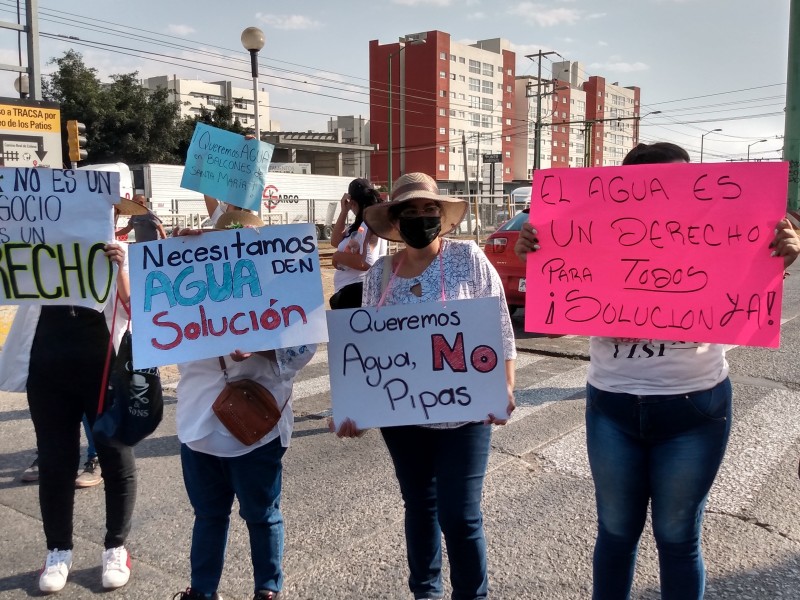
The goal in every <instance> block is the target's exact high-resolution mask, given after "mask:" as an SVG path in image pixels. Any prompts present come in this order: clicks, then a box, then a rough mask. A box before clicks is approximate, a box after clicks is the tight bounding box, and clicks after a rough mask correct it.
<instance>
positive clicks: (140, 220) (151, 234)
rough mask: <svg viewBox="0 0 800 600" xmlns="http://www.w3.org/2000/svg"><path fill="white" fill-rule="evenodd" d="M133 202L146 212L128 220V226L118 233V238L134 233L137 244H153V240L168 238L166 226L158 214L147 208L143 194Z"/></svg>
mask: <svg viewBox="0 0 800 600" xmlns="http://www.w3.org/2000/svg"><path fill="white" fill-rule="evenodd" d="M133 202H135V203H136V204H138V205H139V206H141V207H142V208H144V210H145V212H144V213H142V214H136V215H133V216H131V218H130V219H128V224H127V225H126V226H125V227H123V228H122V229H120V230H119V231H117V237H122V236H124V235H128V234H129V233H130V232H131V231H133V236H134V241H135V242H152V241H153V240H163V239H164V238H166V237H167V234H166V232H165V231H164V226H163V225H162V223H161V219H159V218H158V217H157V216H156V214H155V213H154V212H153V211H152V210H150V209H149V208H147V199H146V198H145V197H144V196H142V195H141V194H137V195H135V196H134V197H133Z"/></svg>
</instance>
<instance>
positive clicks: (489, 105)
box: [481, 98, 494, 110]
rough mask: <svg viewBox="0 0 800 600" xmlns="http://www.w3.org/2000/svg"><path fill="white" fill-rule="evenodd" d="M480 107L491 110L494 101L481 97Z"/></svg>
mask: <svg viewBox="0 0 800 600" xmlns="http://www.w3.org/2000/svg"><path fill="white" fill-rule="evenodd" d="M481 108H482V109H483V110H492V109H494V102H493V101H492V99H491V98H481Z"/></svg>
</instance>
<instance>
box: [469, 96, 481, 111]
mask: <svg viewBox="0 0 800 600" xmlns="http://www.w3.org/2000/svg"><path fill="white" fill-rule="evenodd" d="M469 107H470V108H480V107H481V97H480V96H470V97H469Z"/></svg>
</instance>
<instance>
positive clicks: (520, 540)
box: [0, 272, 800, 600]
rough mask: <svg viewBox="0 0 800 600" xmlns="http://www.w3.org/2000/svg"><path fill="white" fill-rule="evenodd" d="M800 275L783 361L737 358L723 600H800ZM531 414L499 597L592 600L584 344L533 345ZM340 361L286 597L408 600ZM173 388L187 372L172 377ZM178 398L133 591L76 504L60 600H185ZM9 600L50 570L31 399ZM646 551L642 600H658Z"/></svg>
mask: <svg viewBox="0 0 800 600" xmlns="http://www.w3.org/2000/svg"><path fill="white" fill-rule="evenodd" d="M798 314H800V272H797V273H796V274H795V275H794V276H793V277H790V278H789V279H787V280H786V293H785V299H784V313H783V316H784V321H785V323H784V326H783V342H782V347H781V349H780V350H765V349H756V348H741V347H737V348H733V349H731V350H730V352H729V354H728V358H729V361H730V363H731V374H732V379H733V381H734V394H735V421H734V429H733V434H732V438H731V442H730V446H729V450H728V454H727V457H726V459H725V462H724V464H723V467H722V471H721V473H720V476H719V478H718V480H717V482H716V484H715V486H714V489H713V491H712V497H711V500H710V503H709V507H708V515H707V517H706V520H705V526H704V551H705V555H706V558H707V567H708V591H707V596H706V597H707V598H709V599H720V598H725V599H737V600H740V599H744V600H746V599H754V600H755V599H757V600H766V599H772V598H784V599H791V598H800V480H798V477H797V462H798V457H800V373H798V371H797V370H796V369H795V365H796V357H797V356H798V350H800V319H798V318H797V316H798ZM514 320H515V324H516V326H517V329H518V332H517V333H518V336H517V337H518V341H517V344H518V348H519V349H520V357H519V360H518V370H517V401H518V405H519V409H518V410H517V411H516V412H515V414H514V419H513V421H512V422H511V423H510V424H509V425H508V426H506V427H503V428H496V430H495V432H494V437H493V446H492V454H491V458H490V466H489V473H488V476H487V480H486V488H485V497H484V512H485V519H486V530H487V536H488V542H489V564H490V580H491V597H492V598H495V599H503V600H510V599H523V600H527V599H531V600H533V599H544V600H562V599H564V600H572V599H579V598H588V597H589V596H590V589H591V582H590V572H591V552H592V544H593V538H594V531H595V521H594V519H595V516H594V499H593V492H592V484H591V480H590V478H589V472H588V464H587V460H586V451H585V444H584V440H583V438H584V429H583V409H584V387H583V386H584V381H585V375H586V367H587V361H586V358H587V356H586V350H587V347H586V340H585V339H584V338H578V337H563V338H555V339H551V338H543V337H537V336H533V335H530V334H524V333H523V332H522V315H517V316H515V318H514ZM326 360H327V355H326V352H325V349H324V348H323V349H322V350H321V351H320V352H319V353H318V355H317V356H316V357H315V359H314V361H313V363H312V364H311V365H309V367H307V368H306V369H305V370H304V371H303V373H302V375H301V377H300V379H299V380H298V382H297V385H296V390H295V394H296V397H297V399H296V402H295V411H296V429H295V435H294V438H293V442H292V447H291V448H290V449H289V451H288V453H287V455H286V459H285V472H284V495H283V507H284V516H285V519H286V548H285V560H284V565H285V572H286V583H285V592H286V593H285V597H286V599H287V600H290V599H292V600H293V599H297V600H299V599H322V598H359V599H362V598H363V599H379V598H380V599H395V598H398V599H400V598H410V594H409V593H408V592H407V587H406V583H405V581H406V566H405V557H404V543H403V525H402V505H401V502H400V497H399V492H398V489H397V485H396V482H395V479H394V476H393V473H392V469H391V463H390V460H389V457H388V455H387V453H386V450H385V448H384V446H383V443H382V441H381V440H380V438H379V436H378V434H377V433H376V432H369V433H368V434H367V435H365V436H364V437H363V438H361V439H358V440H346V441H342V440H339V439H337V438H336V437H335V436H333V435H330V434H328V433H327V431H326V428H325V421H324V417H325V416H326V414H327V410H328V406H329V396H328V379H327V362H326ZM164 375H165V379H166V381H167V382H168V383H172V384H174V376H175V373H174V370H171V369H167V370H165V372H164ZM174 412H175V400H174V395H172V391H170V396H169V398H168V404H167V410H166V414H165V418H164V422H163V423H162V424H161V426H160V427H159V429H158V431H157V432H156V434H155V435H154V436H153V437H152V438H149V439H147V440H145V441H144V442H142V443H141V444H140V446H139V447H138V448H137V456H138V465H139V472H140V492H139V499H138V503H137V507H136V512H135V515H134V522H133V531H132V533H131V536H130V539H129V542H128V546H129V549H130V551H131V553H132V556H133V576H132V577H131V581H130V583H129V584H128V585H127V586H126V587H125V588H123V589H121V590H118V591H115V592H110V593H104V592H103V591H102V589H101V586H100V566H99V565H100V553H101V551H102V539H103V533H104V527H103V515H104V510H103V493H102V489H101V487H96V488H92V489H88V490H83V491H78V492H76V508H75V564H74V567H73V571H72V574H71V575H70V580H69V583H68V584H67V587H66V588H65V589H64V591H63V592H61V593H60V594H59V597H60V598H91V597H94V596H96V595H101V594H102V595H103V596H107V597H118V598H126V599H128V598H130V599H135V600H138V599H141V600H144V599H147V600H150V599H155V598H164V599H166V598H171V597H172V595H173V594H174V593H175V592H177V591H179V590H181V589H183V588H185V587H186V586H187V583H188V572H189V565H188V552H189V541H190V535H191V523H192V513H191V508H190V506H189V503H188V500H187V498H186V494H185V491H184V489H183V484H182V480H181V471H180V460H179V456H178V448H179V446H178V440H177V438H176V436H175V424H174ZM0 432H2V435H0V558H2V560H0V600H6V599H8V600H11V599H17V598H27V597H30V596H37V595H39V592H38V588H37V574H38V570H39V569H40V568H41V565H42V561H43V558H44V555H45V548H44V539H43V535H42V531H41V522H40V518H39V510H38V499H37V486H36V485H35V484H33V485H25V484H21V483H19V481H18V475H19V473H20V472H21V471H22V469H24V468H25V467H26V466H27V465H28V464H29V463H30V461H31V459H32V458H33V447H34V436H33V428H32V426H31V423H30V420H29V415H28V411H27V405H26V401H25V397H24V395H21V394H3V395H0ZM250 571H251V567H250V561H249V548H248V542H247V533H246V528H245V527H244V526H243V524H242V522H241V521H240V520H239V519H238V518H235V519H234V521H233V526H232V529H231V535H230V543H229V548H228V554H227V563H226V569H225V574H224V577H223V581H222V586H221V590H220V591H221V593H222V595H223V596H224V598H225V600H231V599H249V598H250V597H251V593H252V592H251V578H250ZM657 572H658V571H657V562H656V556H655V549H654V544H653V541H652V537H651V536H650V535H649V534H646V535H645V538H644V540H643V543H642V547H641V554H640V559H639V565H638V569H637V573H636V583H635V591H634V595H633V598H635V599H651V598H658V592H657V589H658V588H657Z"/></svg>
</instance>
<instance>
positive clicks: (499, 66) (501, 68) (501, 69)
mask: <svg viewBox="0 0 800 600" xmlns="http://www.w3.org/2000/svg"><path fill="white" fill-rule="evenodd" d="M497 72H498V73H502V72H503V67H502V65H497Z"/></svg>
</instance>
